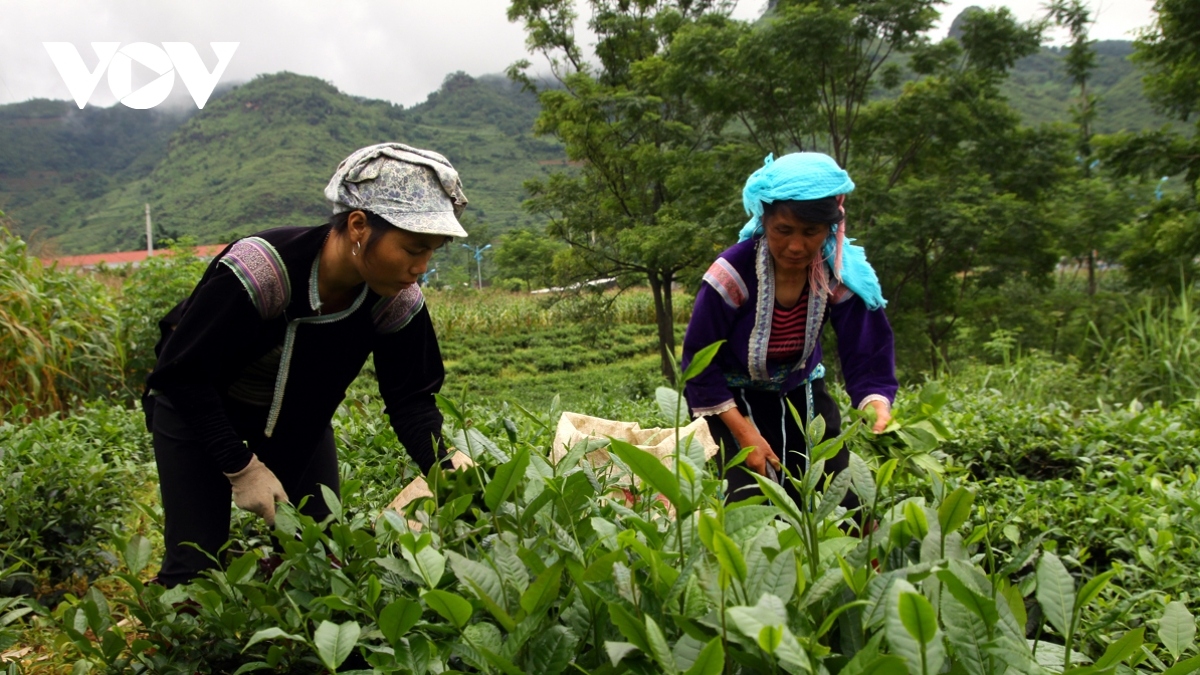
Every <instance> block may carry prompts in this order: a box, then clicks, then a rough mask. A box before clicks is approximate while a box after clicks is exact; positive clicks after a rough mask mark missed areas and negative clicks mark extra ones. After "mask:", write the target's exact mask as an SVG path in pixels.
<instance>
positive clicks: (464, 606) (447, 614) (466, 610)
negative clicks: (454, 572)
mask: <svg viewBox="0 0 1200 675" xmlns="http://www.w3.org/2000/svg"><path fill="white" fill-rule="evenodd" d="M421 597H422V598H424V599H425V604H427V605H429V608H430V609H432V610H433V611H435V612H437V613H438V614H440V615H442V618H444V619H446V620H447V621H449V622H450V623H451V624H453V625H454V627H455V628H462V627H463V626H465V625H467V622H468V621H470V620H471V615H472V614H474V613H475V609H474V608H473V607H471V603H469V602H467V600H466V599H465V598H463V597H462V596H461V595H458V594H457V593H451V592H450V591H436V590H435V591H425V593H424V595H422V596H421Z"/></svg>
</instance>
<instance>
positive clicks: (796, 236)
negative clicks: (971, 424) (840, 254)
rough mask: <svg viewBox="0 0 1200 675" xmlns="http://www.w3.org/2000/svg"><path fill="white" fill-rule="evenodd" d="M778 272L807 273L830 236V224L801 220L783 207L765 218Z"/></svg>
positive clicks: (768, 238)
mask: <svg viewBox="0 0 1200 675" xmlns="http://www.w3.org/2000/svg"><path fill="white" fill-rule="evenodd" d="M763 229H765V230H766V233H767V234H766V236H767V248H768V249H769V250H770V251H771V258H773V259H774V261H775V271H776V272H805V271H807V270H808V266H809V265H810V264H811V263H812V261H813V260H816V258H817V253H818V252H820V250H821V247H822V246H824V245H825V238H826V237H828V236H829V226H828V225H823V224H818V223H808V222H804V221H802V220H799V219H797V218H795V217H794V216H792V214H790V213H788V212H787V211H786V210H783V209H780V210H778V211H776V212H774V213H772V214H771V215H770V216H765V217H764V218H763Z"/></svg>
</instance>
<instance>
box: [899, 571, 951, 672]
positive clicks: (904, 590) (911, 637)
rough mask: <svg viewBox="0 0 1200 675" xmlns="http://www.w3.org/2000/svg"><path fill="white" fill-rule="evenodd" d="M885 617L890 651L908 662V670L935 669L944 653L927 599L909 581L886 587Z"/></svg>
mask: <svg viewBox="0 0 1200 675" xmlns="http://www.w3.org/2000/svg"><path fill="white" fill-rule="evenodd" d="M922 602H923V603H924V604H923V605H922ZM886 616H887V618H886V620H885V627H884V632H885V634H886V635H887V641H888V644H889V645H890V646H891V648H892V652H893V653H895V654H896V655H897V656H900V657H901V658H903V659H904V660H905V661H907V662H908V668H909V671H910V672H912V673H925V674H926V675H932V674H933V673H936V672H938V671H939V670H940V669H941V667H942V663H943V662H944V661H945V657H946V653H945V648H944V646H943V645H942V639H941V635H940V634H939V632H938V630H937V620H936V618H934V617H933V607H932V606H931V605H930V604H929V601H928V600H926V599H925V597H924V596H922V595H920V594H919V593H917V592H916V589H915V588H913V585H912V584H910V583H909V582H908V581H905V580H904V579H896V580H895V581H894V582H893V583H892V586H891V588H890V590H889V594H888V599H887V609H886Z"/></svg>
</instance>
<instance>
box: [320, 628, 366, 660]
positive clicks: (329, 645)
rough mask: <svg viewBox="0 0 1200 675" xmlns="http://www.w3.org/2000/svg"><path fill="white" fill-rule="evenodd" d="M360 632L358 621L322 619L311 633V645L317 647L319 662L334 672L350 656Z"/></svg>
mask: <svg viewBox="0 0 1200 675" xmlns="http://www.w3.org/2000/svg"><path fill="white" fill-rule="evenodd" d="M360 632H361V629H360V628H359V627H358V623H356V622H354V621H347V622H346V623H343V624H336V623H333V622H330V621H322V622H321V625H320V626H317V630H316V631H315V632H314V633H313V646H314V647H316V648H317V656H319V657H321V663H324V664H325V667H326V668H328V669H329V670H330V672H336V671H337V668H338V666H340V665H342V662H343V661H345V660H346V657H348V656H350V652H351V651H352V650H353V649H354V645H355V644H357V643H358V636H359V633H360Z"/></svg>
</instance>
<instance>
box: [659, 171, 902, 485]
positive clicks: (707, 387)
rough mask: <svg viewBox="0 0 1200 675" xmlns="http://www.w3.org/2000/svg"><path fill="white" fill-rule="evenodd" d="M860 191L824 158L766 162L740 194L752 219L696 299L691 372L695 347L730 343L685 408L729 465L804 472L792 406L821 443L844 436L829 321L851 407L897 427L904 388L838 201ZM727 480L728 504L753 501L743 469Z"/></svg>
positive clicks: (686, 352) (832, 463)
mask: <svg viewBox="0 0 1200 675" xmlns="http://www.w3.org/2000/svg"><path fill="white" fill-rule="evenodd" d="M853 189H854V182H853V181H852V180H850V176H849V174H847V173H846V172H845V171H844V170H843V169H842V168H841V167H839V166H838V165H837V162H835V161H834V160H833V159H832V158H831V157H829V156H828V155H824V154H821V153H816V152H800V153H793V154H790V155H785V156H783V157H780V158H779V159H778V160H775V159H774V158H773V157H771V156H768V157H767V159H766V162H765V163H764V165H763V167H762V168H760V169H759V170H757V171H755V172H754V173H753V174H751V175H750V178H749V179H748V180H747V181H746V186H745V188H744V189H743V191H742V201H743V204H744V205H745V208H746V212H747V214H749V215H750V220H749V222H747V223H746V225H745V227H743V228H742V231H741V236H740V240H739V242H738V243H737V244H735V245H734V246H733V247H731V248H729V249H728V250H726V251H725V252H724V253H722V254H721V255H720V257H718V258H717V260H716V262H714V263H713V264H712V266H711V267H709V269H708V271H707V272H705V274H704V283H702V284H701V285H700V290H699V291H698V292H697V294H696V304H695V307H694V309H693V311H692V319H691V321H690V322H689V323H688V328H687V333H686V335H685V336H684V339H683V364H684V367H685V368H686V367H687V364H688V363H690V362H691V359H692V357H693V356H694V355H695V354H696V352H698V351H699V350H700V349H702V348H704V347H706V346H708V345H710V344H712V343H714V342H717V341H718V340H725V344H724V345H722V347H721V349H720V351H718V352H717V356H716V358H714V359H713V361H712V363H711V364H710V365H709V366H708V368H706V369H705V370H704V371H703V372H702V373H701V374H700V375H698V376H697V377H695V378H694V379H692V380H690V381H689V382H688V383H687V385H686V389H685V392H684V393H685V395H686V397H687V401H688V405H689V407H690V408H691V411H692V414H693V415H695V416H697V417H706V418H707V420H708V424H709V429H710V430H711V431H712V433H713V437H714V438H716V439H718V440H719V441H720V442H722V444H723V445H724V447H725V449H726V452H728V453H729V454H730V456H732V454H733V453H734V452H736V449H737V448H746V447H752V446H753V447H754V448H755V450H754V452H752V453H751V454H750V456H749V457H747V459H746V465H747V466H748V467H750V469H752V470H754V471H756V472H758V473H760V474H763V475H766V476H774V475H775V474H776V471H778V469H779V468H780V466H781V465H782V466H784V467H786V468H787V469H788V471H789V472H791V473H792V474H793V475H799V474H801V473H803V472H804V471H806V470H807V469H808V448H807V447H806V439H805V436H804V433H803V431H802V430H801V429H800V427H799V426H798V425H797V424H796V422H795V420H794V419H793V417H792V415H791V414H790V411H789V410H788V402H790V403H791V404H792V405H793V406H795V408H796V410H797V411H799V412H800V414H801V415H802V416H803V417H804V418H805V419H807V420H811V419H812V418H813V417H815V416H816V415H821V416H822V417H823V418H824V419H825V425H826V432H825V437H826V438H828V437H832V436H836V435H837V434H838V433H840V426H841V415H840V413H839V411H838V407H837V404H836V403H834V401H833V399H832V398H830V396H829V394H828V393H827V392H826V389H825V380H824V375H825V368H824V367H823V366H822V365H821V357H822V352H821V344H820V336H821V329H822V328H823V327H824V325H825V322H826V321H828V322H829V323H831V324H832V325H833V329H834V332H835V334H836V335H837V343H838V357H839V360H840V361H841V365H842V373H843V375H844V376H845V379H846V391H847V393H849V394H850V398H851V402H852V403H853V404H854V405H855V406H856V407H858V408H859V409H863V410H865V409H868V408H871V409H873V410H874V412H875V417H876V422H875V425H874V427H873V429H874V431H875V432H880V431H883V429H884V428H885V427H886V426H887V424H888V422H889V421H890V419H891V402H892V400H893V399H894V398H895V395H896V389H897V383H896V374H895V358H894V354H893V339H892V329H891V326H890V325H889V324H888V321H887V316H886V315H885V314H884V311H883V307H884V305H885V304H886V301H885V300H884V299H883V295H882V293H881V291H880V288H879V279H878V277H877V276H876V274H875V270H874V269H872V267H871V265H870V263H868V262H867V258H866V254H865V252H864V251H863V249H862V247H861V246H854V245H852V244H851V243H850V242H851V241H853V240H851V239H847V238H846V236H845V234H846V212H845V209H844V208H843V202H844V200H845V196H846V194H847V193H849V192H851V191H852V190H853ZM819 440H824V439H814V442H819ZM848 460H849V453H848V451H846V450H843V451H842V452H841V453H840V454H839V455H838V456H837V457H835V458H834V459H832V460H829V461H828V462H827V463H826V464H825V470H827V471H830V472H837V471H840V470H842V469H844V468H845V467H846V465H847V462H848ZM725 477H726V479H727V480H728V481H729V490H728V495H729V499H731V500H740V499H744V498H746V497H748V496H750V495H752V494H757V492H758V489H757V484H756V483H755V481H754V479H753V477H752V476H751V475H750V474H749V473H748V472H745V471H735V472H731V473H729V474H728V475H726V476H725ZM784 484H785V487H787V488H788V490H789V491H792V492H794V488H793V487H792V485H791V484H790V482H788V481H784ZM797 497H798V495H797V494H793V498H797ZM850 500H851V501H850V502H848V503H847V506H854V505H855V504H856V502H854V501H853V500H854V497H853V495H850Z"/></svg>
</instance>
